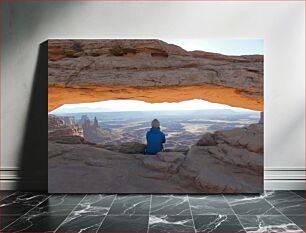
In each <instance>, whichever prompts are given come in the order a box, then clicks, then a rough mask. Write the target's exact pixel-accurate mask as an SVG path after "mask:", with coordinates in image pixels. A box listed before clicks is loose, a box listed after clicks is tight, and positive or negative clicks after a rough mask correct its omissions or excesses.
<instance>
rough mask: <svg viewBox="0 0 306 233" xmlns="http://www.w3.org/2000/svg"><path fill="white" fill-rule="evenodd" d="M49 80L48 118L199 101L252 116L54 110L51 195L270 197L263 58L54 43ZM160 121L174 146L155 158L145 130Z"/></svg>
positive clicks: (148, 43) (160, 46)
mask: <svg viewBox="0 0 306 233" xmlns="http://www.w3.org/2000/svg"><path fill="white" fill-rule="evenodd" d="M48 79H49V87H48V91H49V97H48V100H49V112H51V111H52V110H55V109H56V108H58V107H60V106H62V105H63V104H71V103H84V102H95V101H103V100H116V99H136V100H144V101H147V102H179V101H183V100H191V99H197V98H198V99H204V100H208V101H211V102H215V103H221V104H228V105H231V106H234V107H240V108H244V109H248V110H252V111H232V110H228V109H218V110H200V111H163V112H154V111H148V112H132V111H131V112H112V113H110V112H86V113H69V114H57V115H55V114H49V116H48V139H49V143H48V145H49V147H48V164H49V165H48V166H49V182H48V185H49V192H51V193H84V192H85V193H220V192H222V193H258V192H262V191H263V114H262V113H261V112H262V111H263V56H262V55H250V56H246V55H244V56H226V55H222V54H214V53H208V52H203V51H193V52H188V51H185V50H183V49H182V48H180V47H178V46H176V45H172V44H167V43H165V42H163V41H159V40H51V41H49V76H48ZM165 93H166V95H165ZM156 116H157V117H158V119H159V120H160V121H161V128H162V130H163V131H164V132H165V134H166V137H167V142H166V144H165V150H164V151H163V152H160V153H158V154H156V155H150V156H148V155H145V154H144V153H145V148H146V145H145V133H146V131H147V130H148V129H149V127H150V121H151V120H152V119H153V118H155V117H156Z"/></svg>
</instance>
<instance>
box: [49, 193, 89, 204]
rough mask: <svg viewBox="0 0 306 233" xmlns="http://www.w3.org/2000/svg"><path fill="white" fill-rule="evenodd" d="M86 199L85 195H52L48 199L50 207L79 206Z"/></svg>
mask: <svg viewBox="0 0 306 233" xmlns="http://www.w3.org/2000/svg"><path fill="white" fill-rule="evenodd" d="M84 198H85V194H52V195H51V196H50V197H49V198H48V202H49V205H52V206H56V205H57V206H60V205H77V204H79V203H80V201H81V200H83V199H84Z"/></svg>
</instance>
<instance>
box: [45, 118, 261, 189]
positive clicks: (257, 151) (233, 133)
mask: <svg viewBox="0 0 306 233" xmlns="http://www.w3.org/2000/svg"><path fill="white" fill-rule="evenodd" d="M262 131H263V125H262V124H260V123H258V124H252V125H250V126H248V127H244V128H236V129H233V130H227V131H217V132H215V133H211V134H205V135H204V136H203V138H202V139H201V140H199V142H198V144H197V145H194V146H192V147H191V149H190V150H189V151H188V152H187V154H186V155H185V154H184V153H183V152H160V153H158V154H156V155H145V154H143V153H137V152H139V151H140V150H135V151H132V148H137V146H135V147H134V146H133V145H136V144H134V143H129V144H125V145H124V146H123V147H124V148H125V149H127V148H128V149H127V150H122V149H121V146H120V145H116V146H114V145H113V146H111V145H108V147H107V145H88V144H72V143H71V144H63V143H58V142H56V141H49V148H48V149H49V154H48V156H49V174H50V175H49V191H50V192H68V193H69V192H85V190H86V192H93V193H97V192H106V193H107V192H110V193H114V192H123V193H148V192H152V193H163V192H165V193H169V192H173V193H182V192H183V193H186V192H189V193H201V192H202V193H203V192H204V193H220V192H223V193H247V192H251V193H258V192H262V191H263V190H262V188H263V154H262V153H263V146H262V144H263V141H262V140H263V138H262V137H259V136H258V134H260V135H262V133H263V132H262ZM231 137H233V138H234V139H233V140H231V139H230V138H231ZM138 146H139V148H143V147H144V146H145V145H141V144H139V145H138ZM120 150H121V152H120ZM122 151H124V152H126V153H122ZM132 152H134V153H132ZM141 152H142V151H141ZM128 153H129V154H128ZM130 153H131V154H130ZM97 180H98V181H99V182H97ZM114 180H116V182H114Z"/></svg>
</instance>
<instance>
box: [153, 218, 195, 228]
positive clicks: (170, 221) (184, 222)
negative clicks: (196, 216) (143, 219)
mask: <svg viewBox="0 0 306 233" xmlns="http://www.w3.org/2000/svg"><path fill="white" fill-rule="evenodd" d="M149 232H195V229H194V225H193V220H192V217H191V216H182V215H175V216H167V215H160V216H155V215H150V218H149Z"/></svg>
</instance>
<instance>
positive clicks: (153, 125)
mask: <svg viewBox="0 0 306 233" xmlns="http://www.w3.org/2000/svg"><path fill="white" fill-rule="evenodd" d="M151 126H152V128H159V127H160V123H159V120H157V119H154V120H153V121H152V123H151Z"/></svg>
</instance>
